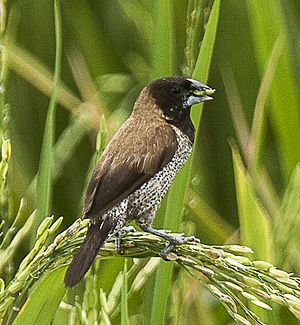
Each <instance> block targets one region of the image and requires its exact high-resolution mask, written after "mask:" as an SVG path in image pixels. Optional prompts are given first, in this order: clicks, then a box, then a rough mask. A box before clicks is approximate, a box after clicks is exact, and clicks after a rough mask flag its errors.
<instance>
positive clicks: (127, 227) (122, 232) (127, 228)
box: [115, 226, 136, 255]
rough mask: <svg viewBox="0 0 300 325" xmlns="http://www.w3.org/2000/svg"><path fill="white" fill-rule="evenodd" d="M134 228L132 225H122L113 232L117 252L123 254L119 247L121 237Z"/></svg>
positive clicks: (133, 230)
mask: <svg viewBox="0 0 300 325" xmlns="http://www.w3.org/2000/svg"><path fill="white" fill-rule="evenodd" d="M135 231H136V230H135V228H134V227H133V226H126V227H123V228H122V229H121V230H120V231H118V232H117V233H116V234H115V237H116V239H115V249H116V252H117V253H118V254H121V255H122V254H124V252H123V250H122V247H121V237H122V236H123V235H125V234H127V233H129V232H135Z"/></svg>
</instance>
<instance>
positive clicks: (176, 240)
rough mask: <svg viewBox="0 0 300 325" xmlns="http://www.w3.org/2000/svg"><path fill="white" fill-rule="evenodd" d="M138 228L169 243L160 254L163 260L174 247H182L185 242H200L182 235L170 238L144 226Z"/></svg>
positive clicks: (168, 235) (163, 233)
mask: <svg viewBox="0 0 300 325" xmlns="http://www.w3.org/2000/svg"><path fill="white" fill-rule="evenodd" d="M140 227H141V228H142V230H144V231H146V232H149V233H151V234H154V235H156V236H159V237H161V238H164V239H166V240H167V241H168V242H169V244H168V245H167V246H166V247H165V248H164V249H163V250H162V251H161V253H160V255H161V257H162V258H164V259H167V255H168V254H169V253H170V252H171V250H172V249H173V248H174V246H176V245H182V244H185V243H187V242H196V243H199V242H200V240H199V239H198V238H196V237H195V236H188V237H186V236H185V235H184V234H183V233H181V234H179V236H172V235H170V234H168V233H166V232H165V231H163V230H158V229H154V228H151V227H146V226H144V225H140Z"/></svg>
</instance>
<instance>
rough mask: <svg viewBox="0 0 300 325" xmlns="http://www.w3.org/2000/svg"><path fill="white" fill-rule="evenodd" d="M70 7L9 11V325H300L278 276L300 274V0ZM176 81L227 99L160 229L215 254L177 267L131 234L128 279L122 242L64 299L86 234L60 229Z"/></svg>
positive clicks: (4, 131)
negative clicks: (143, 93) (138, 113)
mask: <svg viewBox="0 0 300 325" xmlns="http://www.w3.org/2000/svg"><path fill="white" fill-rule="evenodd" d="M54 4H55V5H56V6H55V8H54V7H53V2H49V1H45V0H42V1H33V5H32V6H29V5H27V4H25V2H24V1H22V0H13V1H9V2H7V1H4V0H2V1H1V0H0V12H1V15H0V37H1V48H0V59H1V62H0V117H1V118H0V138H1V139H0V141H1V147H2V153H1V162H0V218H1V220H0V276H1V277H2V278H3V280H2V279H1V280H0V314H1V315H2V316H1V317H2V318H1V319H2V322H4V323H9V324H10V323H12V322H13V321H15V322H16V323H18V322H19V323H22V324H23V323H26V324H30V323H34V322H39V323H42V322H44V323H45V324H48V323H50V322H51V321H52V322H53V324H62V323H70V324H82V323H101V324H120V323H123V324H125V323H128V324H137V323H141V322H144V323H145V324H148V323H152V324H163V323H166V322H170V323H172V324H183V323H188V324H199V323H201V324H204V325H206V324H216V325H221V324H228V323H230V322H231V319H232V318H233V319H234V320H235V321H236V322H239V323H242V324H261V323H262V322H264V323H268V324H278V325H280V324H287V323H288V324H297V320H296V319H295V318H294V317H293V316H292V315H294V316H296V317H298V318H299V314H300V313H299V310H300V308H299V298H300V296H299V279H298V278H297V277H294V276H293V275H291V274H290V273H286V272H284V271H282V270H279V269H277V268H275V267H273V265H272V264H274V265H276V266H278V267H280V268H283V269H285V270H287V271H288V272H293V273H295V274H296V275H299V274H300V255H299V244H300V243H299V231H300V228H299V227H300V219H299V218H300V215H299V211H300V208H299V207H300V191H299V182H300V180H299V178H300V176H299V174H300V173H299V161H300V151H299V150H300V149H299V148H300V147H299V143H300V138H299V137H300V134H299V130H300V114H299V112H300V111H299V104H300V95H299V91H298V89H299V85H300V78H299V75H300V74H299V71H300V65H299V53H300V52H299V44H300V43H299V37H298V33H297V30H298V29H299V28H298V29H297V26H300V17H299V13H298V11H297V9H298V7H299V6H300V2H299V0H291V1H288V2H287V1H283V0H266V1H256V0H253V1H236V0H226V1H219V0H214V1H213V0H182V1H181V0H180V1H179V0H178V1H175V0H174V1H172V0H168V1H162V0H155V1H152V0H139V1H135V0H119V1H93V0H91V1H86V0H75V1H68V0H66V1H61V8H59V7H58V6H57V5H58V4H59V2H58V1H54ZM45 12H47V13H49V14H47V15H46V16H45ZM60 17H61V21H60V19H59V18H60ZM62 44H63V46H62ZM53 62H55V63H54V65H53ZM60 70H61V71H60ZM7 72H9V73H7ZM171 74H183V75H186V76H192V77H193V78H195V79H198V80H200V81H202V82H207V83H208V84H209V85H210V86H212V87H213V88H215V89H216V93H215V94H214V101H212V102H210V103H208V104H206V105H205V106H206V107H205V109H204V110H202V107H201V106H200V107H194V108H193V110H192V119H193V122H194V124H195V127H196V140H195V144H194V149H193V155H192V158H191V159H190V161H189V163H188V164H187V166H185V168H184V169H183V170H182V171H181V173H180V174H179V175H178V177H177V178H176V180H175V182H174V184H173V186H172V187H171V188H170V191H169V193H168V197H166V199H165V200H164V202H163V204H162V206H161V209H160V211H159V213H158V215H157V217H156V219H155V225H156V226H158V227H161V228H165V229H172V231H176V232H178V231H184V232H185V233H188V234H192V233H193V234H195V235H197V236H198V237H199V238H201V241H202V242H207V243H210V244H213V246H211V245H204V244H199V245H193V244H189V245H184V246H182V247H177V248H176V249H175V250H174V254H171V255H170V259H171V260H173V262H164V261H160V259H159V258H157V256H158V253H159V251H160V250H161V248H162V247H163V246H164V242H163V241H162V240H160V239H158V238H156V237H155V236H150V235H147V234H143V233H135V234H130V235H128V236H126V237H125V238H124V241H123V245H124V247H125V257H126V261H127V262H125V264H124V263H123V262H124V260H123V258H117V256H116V254H115V251H114V248H113V241H109V242H108V243H107V245H106V246H105V248H104V249H103V251H102V253H101V256H100V258H99V262H98V263H96V265H94V267H93V269H92V270H91V271H90V272H89V274H88V275H87V276H86V280H85V283H82V284H81V285H79V286H78V288H76V289H72V290H69V291H68V292H67V294H64V292H65V289H64V286H63V283H62V278H63V274H64V271H65V267H66V264H67V263H68V262H69V261H70V258H71V255H72V254H73V253H74V251H75V250H76V249H77V248H78V247H79V245H80V243H81V241H82V237H83V235H84V233H85V229H86V221H83V222H79V221H78V222H75V223H74V224H73V225H72V226H71V227H70V228H68V229H67V230H65V231H63V232H60V233H59V231H58V228H59V227H60V226H61V227H62V228H67V226H68V225H70V224H72V223H73V221H74V220H75V219H76V218H77V217H81V211H82V197H83V195H84V189H85V187H86V185H87V182H88V180H89V175H90V171H91V170H92V169H93V166H94V165H95V162H96V161H97V160H98V158H99V156H100V155H101V153H102V151H103V149H104V147H105V145H106V143H107V141H108V140H109V139H110V138H111V136H112V135H113V134H114V132H115V131H116V129H117V128H118V127H119V126H120V125H121V123H122V122H123V121H124V120H125V119H126V117H127V116H128V115H129V114H130V111H131V109H132V106H133V103H134V101H135V98H136V96H137V94H138V92H139V91H140V89H141V88H142V87H143V86H144V85H145V84H146V83H147V82H149V81H150V80H152V79H153V78H156V77H160V76H165V75H171ZM59 79H61V80H59ZM49 99H50V103H49V105H48V102H49ZM47 106H49V107H48V110H47ZM55 106H57V107H56V108H55ZM200 120H201V121H200ZM228 138H230V139H232V138H234V140H236V141H234V140H230V144H231V148H230V145H229V144H228ZM35 198H36V200H34V199H35ZM36 210H37V211H36ZM52 214H53V215H54V216H52V217H49V215H52ZM47 215H48V216H47ZM56 215H64V218H63V219H62V218H56V217H55V216H56ZM55 220H56V221H55ZM55 233H56V234H58V235H56V237H54V234H55ZM216 244H220V245H222V246H216ZM239 245H247V246H249V247H251V249H252V250H253V251H254V257H253V256H252V255H251V254H252V253H250V251H251V250H249V249H247V248H244V247H243V246H239ZM132 257H134V258H133V259H132ZM257 259H259V261H257ZM255 260H256V261H255ZM261 260H263V261H261ZM209 292H210V293H211V294H210V293H209ZM221 304H222V305H223V306H224V307H225V308H221ZM275 304H276V305H277V306H275ZM50 305H51V307H49V308H47V306H50ZM167 306H168V307H167ZM279 306H282V307H279ZM286 307H287V308H286ZM258 308H259V309H258ZM270 308H272V310H270ZM287 309H289V310H290V311H291V313H289V312H288V311H287ZM261 310H263V311H264V312H261ZM227 312H228V313H229V314H230V315H231V318H229V316H228V313H227ZM41 313H42V314H43V317H42V318H41V317H40V316H39V315H40V314H41ZM178 314H180V315H179V316H178ZM255 314H256V315H258V316H259V317H260V320H259V319H258V318H257V316H255Z"/></svg>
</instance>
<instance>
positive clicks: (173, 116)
mask: <svg viewBox="0 0 300 325" xmlns="http://www.w3.org/2000/svg"><path fill="white" fill-rule="evenodd" d="M148 89H149V94H150V95H151V96H152V98H153V99H154V100H155V102H156V104H157V106H158V107H159V109H160V110H161V113H162V116H163V118H164V119H165V120H166V121H167V122H168V123H170V124H173V125H175V126H177V127H178V128H179V129H180V130H182V131H183V132H184V133H186V134H187V135H188V136H189V137H190V139H191V140H193V137H194V127H193V124H192V122H191V119H190V109H191V106H192V105H193V104H197V103H200V102H203V101H206V100H211V99H212V97H210V96H209V95H211V94H212V93H213V92H214V89H212V88H210V87H208V86H206V85H205V84H203V83H201V82H199V81H197V80H193V79H189V78H184V77H167V78H162V79H158V80H155V81H153V82H151V83H150V84H149V85H148Z"/></svg>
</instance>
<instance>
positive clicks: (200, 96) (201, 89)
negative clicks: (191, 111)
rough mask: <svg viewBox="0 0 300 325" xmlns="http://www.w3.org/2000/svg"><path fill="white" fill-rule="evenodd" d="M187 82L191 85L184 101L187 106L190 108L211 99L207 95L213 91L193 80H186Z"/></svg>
mask: <svg viewBox="0 0 300 325" xmlns="http://www.w3.org/2000/svg"><path fill="white" fill-rule="evenodd" d="M187 80H188V81H189V82H190V83H191V84H192V85H191V90H190V92H189V93H188V96H187V100H186V104H187V106H192V105H194V104H197V103H201V102H204V101H206V100H212V99H213V98H212V97H210V96H209V95H212V94H213V93H214V92H215V89H213V88H210V87H209V86H207V85H205V84H203V83H202V82H199V81H198V80H195V79H189V78H188V79H187Z"/></svg>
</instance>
